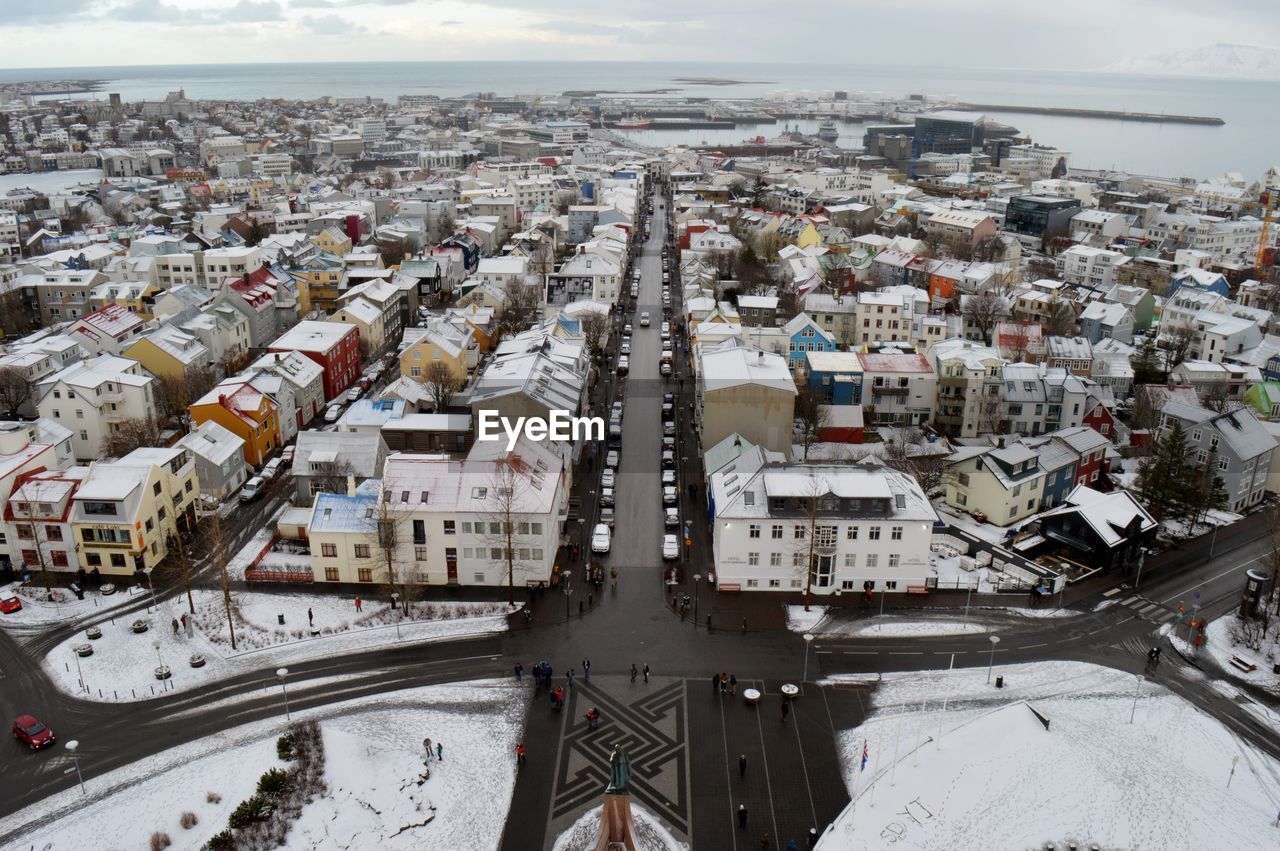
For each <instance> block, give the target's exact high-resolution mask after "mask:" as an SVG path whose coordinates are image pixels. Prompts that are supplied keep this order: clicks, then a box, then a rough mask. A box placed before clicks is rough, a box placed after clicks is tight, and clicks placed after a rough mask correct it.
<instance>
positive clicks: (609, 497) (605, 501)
mask: <svg viewBox="0 0 1280 851" xmlns="http://www.w3.org/2000/svg"><path fill="white" fill-rule="evenodd" d="M600 504H601V505H606V506H610V507H612V506H613V488H604V489H602V490H601V491H600Z"/></svg>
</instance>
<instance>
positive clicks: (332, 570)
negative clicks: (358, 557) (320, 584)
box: [324, 567, 338, 582]
mask: <svg viewBox="0 0 1280 851" xmlns="http://www.w3.org/2000/svg"><path fill="white" fill-rule="evenodd" d="M324 581H325V582H337V581H338V568H336V567H326V568H325V569H324Z"/></svg>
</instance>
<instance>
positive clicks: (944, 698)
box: [938, 653, 956, 748]
mask: <svg viewBox="0 0 1280 851" xmlns="http://www.w3.org/2000/svg"><path fill="white" fill-rule="evenodd" d="M955 667H956V654H954V653H952V654H951V664H950V665H948V666H947V676H946V679H945V680H944V682H946V683H950V682H951V672H952V671H954V670H955ZM950 697H951V694H950V692H948V691H947V689H946V688H945V687H944V688H943V689H942V712H941V713H939V715H938V747H939V748H941V747H942V722H943V721H944V720H945V719H946V717H947V702H948V699H949V698H950Z"/></svg>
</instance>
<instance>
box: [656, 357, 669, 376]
mask: <svg viewBox="0 0 1280 851" xmlns="http://www.w3.org/2000/svg"><path fill="white" fill-rule="evenodd" d="M658 374H659V375H670V374H671V361H669V360H664V361H663V362H662V363H661V364H659V365H658Z"/></svg>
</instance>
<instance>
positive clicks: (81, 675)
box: [71, 650, 89, 694]
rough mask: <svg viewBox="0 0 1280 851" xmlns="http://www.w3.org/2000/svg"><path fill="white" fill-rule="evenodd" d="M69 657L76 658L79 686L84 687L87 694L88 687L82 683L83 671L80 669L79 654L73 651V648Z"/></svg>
mask: <svg viewBox="0 0 1280 851" xmlns="http://www.w3.org/2000/svg"><path fill="white" fill-rule="evenodd" d="M71 658H73V659H75V660H76V677H78V678H79V680H80V688H82V689H84V693H85V694H88V693H89V687H88V686H87V685H85V684H84V673H83V672H82V671H81V670H80V654H79V653H77V652H75V650H72V651H71Z"/></svg>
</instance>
